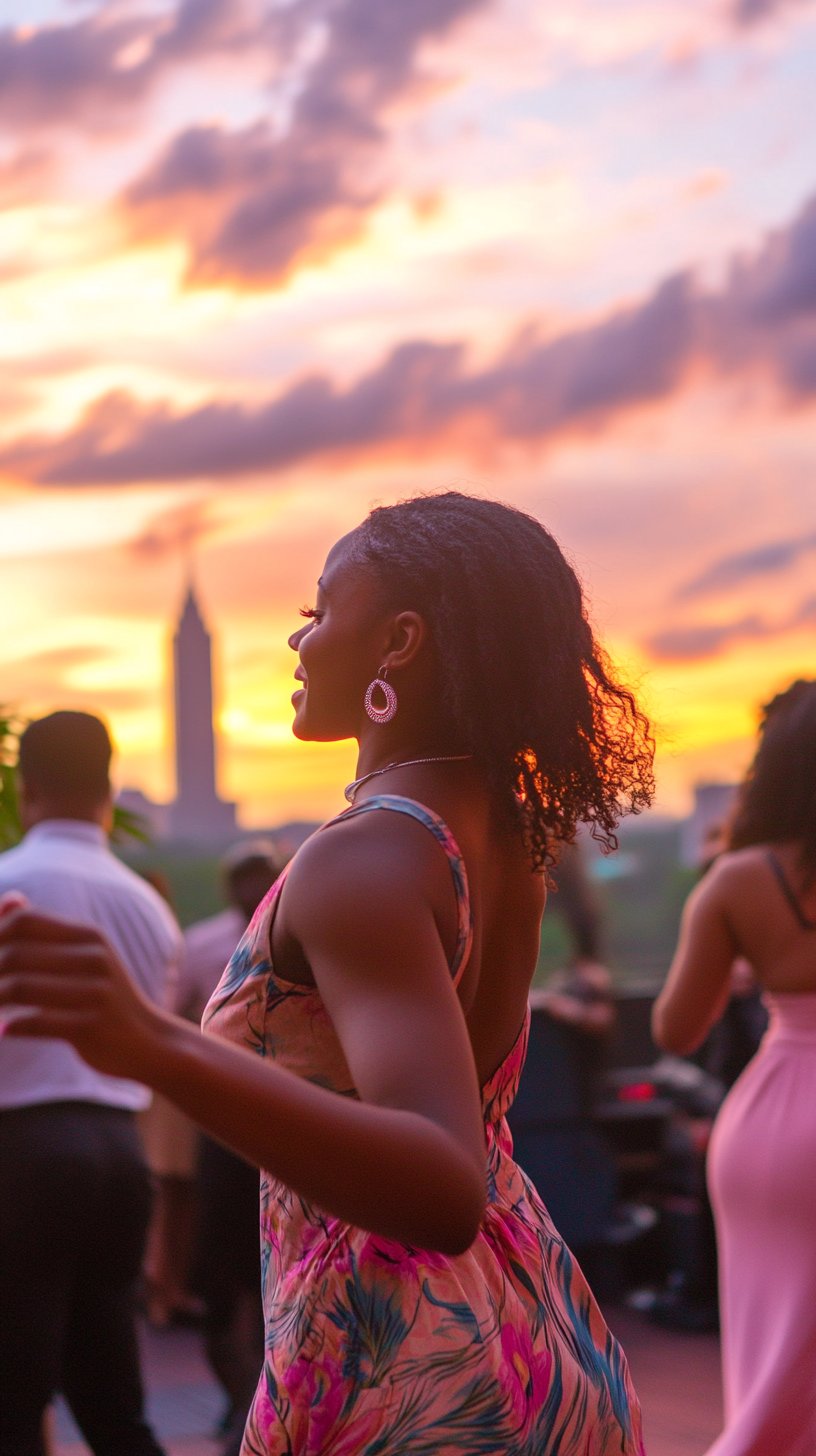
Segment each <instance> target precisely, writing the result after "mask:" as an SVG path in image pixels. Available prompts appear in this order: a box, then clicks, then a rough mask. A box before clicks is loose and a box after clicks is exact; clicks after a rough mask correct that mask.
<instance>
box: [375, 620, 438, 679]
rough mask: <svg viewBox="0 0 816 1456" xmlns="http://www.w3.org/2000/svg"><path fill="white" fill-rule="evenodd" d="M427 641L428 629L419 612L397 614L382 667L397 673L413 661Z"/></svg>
mask: <svg viewBox="0 0 816 1456" xmlns="http://www.w3.org/2000/svg"><path fill="white" fill-rule="evenodd" d="M427 640H428V627H427V624H426V622H425V619H424V617H421V616H420V614H419V612H399V613H398V614H397V616H396V617H395V618H394V623H393V627H392V630H391V645H390V647H389V650H388V651H387V652H386V654H385V655H384V657H383V667H384V668H386V670H387V671H388V672H397V671H399V669H400V668H405V667H408V666H409V665H410V664H411V663H412V662H414V661H415V659H416V658H417V656H418V655H419V653H420V652H421V650H422V648H423V647H424V646H425V643H426V642H427Z"/></svg>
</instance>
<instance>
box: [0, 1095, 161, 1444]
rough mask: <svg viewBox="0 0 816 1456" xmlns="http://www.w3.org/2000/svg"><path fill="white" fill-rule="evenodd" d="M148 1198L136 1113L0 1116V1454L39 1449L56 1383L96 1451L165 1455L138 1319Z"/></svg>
mask: <svg viewBox="0 0 816 1456" xmlns="http://www.w3.org/2000/svg"><path fill="white" fill-rule="evenodd" d="M150 1200H151V1190H150V1177H149V1173H148V1170H147V1166H146V1164H145V1161H144V1158H143V1156H142V1151H141V1146H140V1143H139V1137H138V1133H137V1131H136V1128H135V1125H134V1120H133V1114H132V1113H130V1112H124V1111H121V1110H119V1109H118V1108H112V1107H100V1106H97V1105H95V1104H93V1103H89V1102H50V1103H45V1104H42V1105H40V1106H34V1107H24V1108H14V1109H12V1110H5V1111H0V1456H43V1452H44V1445H43V1438H42V1420H43V1413H44V1411H45V1409H46V1407H47V1406H48V1404H49V1402H50V1401H51V1399H52V1397H53V1396H54V1394H55V1393H56V1391H58V1390H62V1392H63V1393H64V1395H65V1398H66V1400H67V1401H68V1404H69V1406H70V1407H71V1410H72V1412H73V1415H74V1417H75V1419H76V1422H77V1424H78V1426H79V1427H80V1430H81V1431H82V1434H83V1436H84V1437H85V1440H86V1441H87V1443H88V1445H89V1446H90V1447H91V1450H92V1451H93V1452H94V1453H95V1456H161V1447H160V1446H159V1445H157V1443H156V1441H155V1440H154V1438H153V1435H152V1434H151V1431H150V1428H149V1427H148V1426H147V1424H146V1422H145V1419H144V1415H143V1390H142V1380H141V1372H140V1368H139V1349H138V1345H137V1342H136V1329H135V1324H134V1309H135V1291H136V1282H137V1279H138V1277H139V1271H140V1269H141V1263H142V1256H143V1253H144V1244H145V1236H146V1233H147V1224H148V1218H149V1215H150Z"/></svg>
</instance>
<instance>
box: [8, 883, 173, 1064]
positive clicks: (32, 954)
mask: <svg viewBox="0 0 816 1456" xmlns="http://www.w3.org/2000/svg"><path fill="white" fill-rule="evenodd" d="M12 1005H13V1006H15V1007H17V1006H19V1007H25V1008H30V1009H27V1010H26V1011H25V1014H22V1015H19V1016H18V1017H15V1019H14V1020H13V1021H12V1022H10V1023H5V1024H4V1023H3V1012H2V1008H3V1007H4V1006H12ZM161 1023H162V1013H161V1012H160V1011H158V1010H157V1009H156V1008H155V1007H153V1006H151V1005H150V1003H149V1002H148V1001H146V1000H145V998H144V997H143V996H142V995H141V993H140V992H139V991H138V990H137V989H136V987H135V986H134V985H133V982H132V981H131V979H130V977H129V976H128V974H127V972H126V971H125V968H124V966H123V965H122V962H121V961H120V960H119V957H118V956H117V954H116V952H115V950H114V949H113V947H112V946H111V945H110V943H109V941H107V940H106V939H105V937H104V935H102V934H101V933H100V931H98V930H95V929H94V928H93V927H92V926H88V925H74V924H71V923H70V922H68V921H65V920H58V919H56V917H54V916H51V915H43V914H41V913H40V912H39V911H36V910H32V909H30V908H29V907H28V906H27V905H21V904H20V903H19V899H18V900H17V901H16V902H15V903H14V904H13V905H11V906H9V905H8V904H6V905H4V906H0V1026H2V1028H3V1031H2V1034H3V1035H4V1036H8V1037H15V1036H18V1037H19V1036H26V1037H58V1038H60V1039H61V1040H64V1041H69V1042H71V1044H72V1045H73V1046H74V1047H76V1049H77V1051H78V1052H79V1054H80V1056H81V1057H83V1058H84V1060H85V1061H86V1062H88V1063H89V1064H90V1065H91V1066H92V1067H95V1068H96V1070H97V1071H98V1072H106V1073H108V1074H109V1075H112V1076H115V1077H135V1078H137V1079H139V1080H143V1079H144V1078H145V1076H146V1073H147V1067H148V1064H149V1061H150V1056H149V1048H150V1045H151V1041H155V1038H156V1036H157V1035H158V1034H159V1031H160V1027H161Z"/></svg>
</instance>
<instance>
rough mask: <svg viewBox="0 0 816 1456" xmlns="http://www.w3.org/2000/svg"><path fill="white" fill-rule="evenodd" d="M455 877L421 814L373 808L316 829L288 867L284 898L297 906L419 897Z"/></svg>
mask: <svg viewBox="0 0 816 1456" xmlns="http://www.w3.org/2000/svg"><path fill="white" fill-rule="evenodd" d="M449 881H450V870H449V869H448V868H447V867H446V864H445V856H444V853H443V851H442V849H441V847H440V845H439V844H438V843H437V841H436V839H435V838H434V836H433V835H432V834H430V833H429V832H428V829H427V828H426V827H425V826H424V825H423V824H421V823H419V822H418V821H417V820H416V819H414V818H412V817H411V816H410V815H407V814H400V813H394V812H393V811H391V810H384V809H383V810H376V811H375V810H372V811H370V812H369V813H366V814H358V815H355V816H354V817H353V818H351V817H350V818H348V819H344V818H343V817H341V818H339V819H337V820H335V821H334V822H333V823H332V824H330V825H328V826H327V827H326V828H325V829H323V830H321V831H320V832H319V833H317V834H314V835H312V837H311V839H308V840H307V841H306V843H305V844H304V845H303V846H302V847H301V849H300V850H299V851H298V853H297V855H296V856H295V858H294V860H293V861H292V864H291V866H290V869H289V874H288V876H287V880H286V887H285V899H286V902H287V904H288V906H289V907H290V908H291V909H292V910H295V909H296V907H297V905H298V904H299V903H300V902H301V901H304V900H307V901H308V904H309V906H310V908H311V909H312V910H314V909H315V908H316V907H317V905H318V904H322V905H325V904H326V903H327V902H333V903H337V901H338V900H343V899H345V898H346V897H348V896H353V898H354V901H355V903H356V904H357V905H358V906H359V905H360V902H361V899H362V900H367V899H369V898H371V897H373V898H375V899H377V900H378V901H380V903H382V901H383V899H384V898H385V899H390V898H392V897H400V898H402V899H405V898H409V899H415V898H416V897H417V896H421V897H424V896H426V895H427V894H428V892H429V891H430V892H432V891H433V889H434V887H435V886H437V885H438V884H439V883H444V882H449Z"/></svg>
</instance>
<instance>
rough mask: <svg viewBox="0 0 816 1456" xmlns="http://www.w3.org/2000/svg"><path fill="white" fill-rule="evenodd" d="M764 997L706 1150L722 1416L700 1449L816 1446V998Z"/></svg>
mask: <svg viewBox="0 0 816 1456" xmlns="http://www.w3.org/2000/svg"><path fill="white" fill-rule="evenodd" d="M766 999H767V1002H768V1005H769V1008H770V1012H771V1022H770V1026H769V1028H768V1031H767V1032H766V1034H765V1037H764V1039H763V1042H762V1045H761V1047H760V1049H759V1051H758V1052H757V1054H756V1056H755V1057H754V1059H753V1061H751V1062H749V1064H748V1066H747V1067H746V1069H745V1071H744V1072H743V1074H742V1076H741V1077H740V1078H739V1080H738V1081H737V1082H736V1083H735V1084H734V1086H733V1087H732V1089H731V1091H730V1092H729V1094H728V1096H727V1098H726V1099H725V1102H724V1103H723V1105H722V1108H721V1110H720V1114H719V1117H718V1118H717V1121H716V1124H715V1126H714V1133H713V1137H712V1141H711V1150H710V1154H709V1173H708V1178H709V1187H710V1190H711V1201H712V1204H713V1206H714V1216H715V1219H716V1223H717V1242H718V1246H719V1257H720V1308H721V1320H722V1338H723V1379H724V1386H725V1422H726V1424H725V1430H724V1431H723V1434H722V1435H721V1436H720V1437H719V1439H718V1440H717V1441H715V1442H714V1445H713V1446H712V1447H711V1448H710V1450H709V1452H708V1456H814V1453H816V995H797V996H794V995H777V996H768V997H767V998H766Z"/></svg>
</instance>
